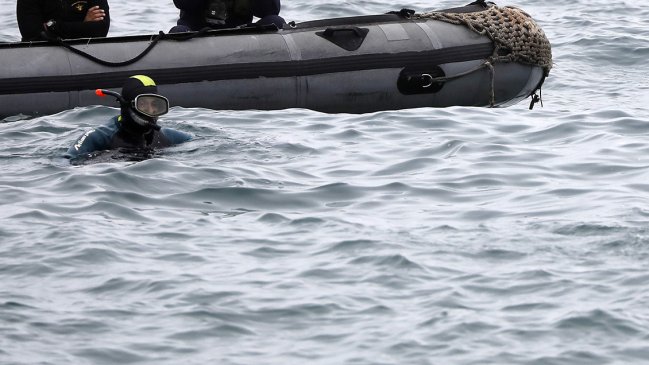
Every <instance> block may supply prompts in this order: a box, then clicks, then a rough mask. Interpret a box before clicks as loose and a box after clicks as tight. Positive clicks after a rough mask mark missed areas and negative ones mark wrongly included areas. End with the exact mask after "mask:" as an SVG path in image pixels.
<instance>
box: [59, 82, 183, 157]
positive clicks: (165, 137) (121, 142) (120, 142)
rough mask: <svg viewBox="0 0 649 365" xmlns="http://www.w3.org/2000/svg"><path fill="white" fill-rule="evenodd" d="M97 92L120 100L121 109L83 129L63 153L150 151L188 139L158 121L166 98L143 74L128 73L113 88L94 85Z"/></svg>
mask: <svg viewBox="0 0 649 365" xmlns="http://www.w3.org/2000/svg"><path fill="white" fill-rule="evenodd" d="M96 93H97V95H99V96H105V95H110V96H114V97H116V98H117V100H118V101H119V102H120V107H121V113H120V115H118V116H115V117H114V118H112V119H111V120H110V121H109V122H108V124H105V125H102V126H100V127H98V128H95V129H91V130H89V131H87V132H85V133H84V134H83V135H81V137H79V139H77V141H76V142H75V143H74V144H73V145H72V146H71V147H70V148H69V149H68V151H67V152H66V153H65V155H64V157H66V158H68V159H70V160H73V161H74V160H79V159H84V158H88V157H93V155H94V154H96V153H97V152H99V151H105V150H114V149H117V150H121V151H123V152H133V153H145V154H147V153H148V154H150V153H151V152H153V151H154V150H155V149H158V148H163V147H169V146H173V145H176V144H179V143H183V142H186V141H189V140H190V139H192V136H191V135H190V134H188V133H185V132H181V131H177V130H175V129H171V128H162V127H160V126H159V125H158V118H159V117H160V116H162V115H164V114H166V113H167V112H168V111H169V101H168V100H167V98H165V97H164V96H162V95H159V94H158V87H157V86H156V84H155V82H154V81H153V79H151V78H150V77H148V76H144V75H135V76H131V77H129V78H128V79H127V80H126V82H125V83H124V86H123V87H122V93H121V95H120V94H119V93H117V92H113V91H109V90H101V89H98V90H97V91H96Z"/></svg>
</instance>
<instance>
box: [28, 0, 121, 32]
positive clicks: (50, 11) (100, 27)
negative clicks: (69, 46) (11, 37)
mask: <svg viewBox="0 0 649 365" xmlns="http://www.w3.org/2000/svg"><path fill="white" fill-rule="evenodd" d="M108 10H109V9H108V1H107V0H87V1H79V0H59V1H54V0H18V1H17V3H16V16H17V18H18V28H19V29H20V34H21V35H22V41H23V42H27V41H38V40H45V39H47V38H48V36H53V37H60V38H67V39H70V38H91V37H105V36H106V35H107V34H108V28H109V27H110V14H109V11H108Z"/></svg>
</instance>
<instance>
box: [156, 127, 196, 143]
mask: <svg viewBox="0 0 649 365" xmlns="http://www.w3.org/2000/svg"><path fill="white" fill-rule="evenodd" d="M160 133H162V134H163V135H164V136H165V137H167V138H168V139H169V140H170V141H171V142H172V143H174V144H176V143H183V142H187V141H189V140H191V139H192V138H193V137H192V135H191V134H189V133H187V132H183V131H179V130H177V129H173V128H168V127H162V128H161V129H160Z"/></svg>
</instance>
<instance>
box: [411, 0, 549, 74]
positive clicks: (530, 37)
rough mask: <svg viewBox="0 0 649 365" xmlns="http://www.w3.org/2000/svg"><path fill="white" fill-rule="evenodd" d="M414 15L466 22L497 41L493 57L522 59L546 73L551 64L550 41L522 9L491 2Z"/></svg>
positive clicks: (467, 25)
mask: <svg viewBox="0 0 649 365" xmlns="http://www.w3.org/2000/svg"><path fill="white" fill-rule="evenodd" d="M413 18H414V19H431V20H439V21H443V22H447V23H452V24H458V25H464V26H466V27H468V28H469V29H471V30H472V31H474V32H476V33H479V34H481V35H486V36H488V37H489V38H490V39H491V40H492V41H493V42H494V45H495V50H494V55H493V57H492V59H493V60H492V62H493V61H503V62H520V63H524V64H528V65H534V66H540V67H542V68H543V69H544V71H545V75H546V76H547V75H548V74H549V72H550V69H551V68H552V50H551V46H550V41H549V40H548V38H547V37H546V36H545V33H544V32H543V30H542V29H541V28H540V27H539V26H538V25H537V24H536V22H535V21H534V20H533V19H532V17H531V16H529V15H528V14H527V13H525V12H524V11H523V10H521V9H519V8H516V7H512V6H505V7H498V6H496V5H493V4H489V7H488V8H487V9H485V10H483V11H477V12H472V13H444V12H435V11H432V12H428V13H422V14H415V15H413Z"/></svg>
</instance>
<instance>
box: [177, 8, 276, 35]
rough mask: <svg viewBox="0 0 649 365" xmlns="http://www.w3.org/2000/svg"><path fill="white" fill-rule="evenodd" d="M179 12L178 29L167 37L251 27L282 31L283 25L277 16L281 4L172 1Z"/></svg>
mask: <svg viewBox="0 0 649 365" xmlns="http://www.w3.org/2000/svg"><path fill="white" fill-rule="evenodd" d="M174 4H175V5H176V7H177V8H178V9H180V19H178V25H176V26H175V27H173V28H171V30H170V31H169V32H170V33H178V32H190V31H198V30H201V29H203V28H206V27H208V28H212V29H224V28H235V27H238V26H240V25H244V24H249V23H252V18H253V16H255V17H257V18H260V19H259V21H257V22H256V23H255V24H259V25H270V24H275V25H276V26H277V27H278V28H280V29H281V28H282V27H283V26H284V24H286V22H285V21H284V19H283V18H282V17H280V16H279V10H280V6H281V5H280V0H174Z"/></svg>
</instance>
